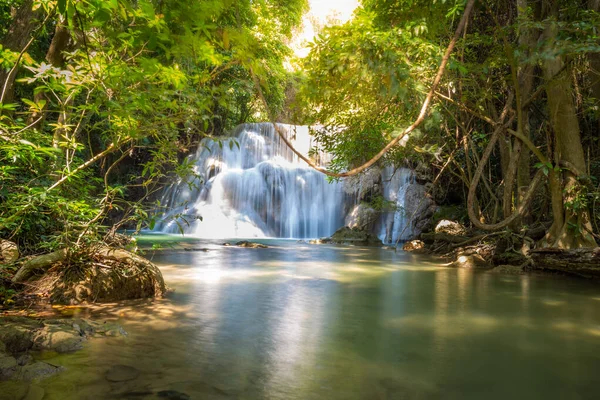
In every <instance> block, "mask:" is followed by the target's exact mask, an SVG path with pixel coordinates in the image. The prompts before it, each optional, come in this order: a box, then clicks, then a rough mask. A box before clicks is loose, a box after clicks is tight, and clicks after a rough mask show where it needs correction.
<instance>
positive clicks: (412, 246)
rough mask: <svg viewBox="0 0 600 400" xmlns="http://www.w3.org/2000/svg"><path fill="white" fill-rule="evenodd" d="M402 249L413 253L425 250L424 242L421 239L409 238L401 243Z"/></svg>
mask: <svg viewBox="0 0 600 400" xmlns="http://www.w3.org/2000/svg"><path fill="white" fill-rule="evenodd" d="M402 250H404V251H412V252H415V253H418V252H424V251H425V243H424V242H422V241H421V240H411V241H409V242H406V243H404V245H402Z"/></svg>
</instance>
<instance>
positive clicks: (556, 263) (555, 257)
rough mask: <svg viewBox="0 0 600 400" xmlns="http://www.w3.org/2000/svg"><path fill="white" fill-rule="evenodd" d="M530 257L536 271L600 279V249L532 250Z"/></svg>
mask: <svg viewBox="0 0 600 400" xmlns="http://www.w3.org/2000/svg"><path fill="white" fill-rule="evenodd" d="M529 255H530V256H531V259H532V261H533V265H532V267H531V268H532V269H534V270H549V271H556V272H563V273H567V274H572V275H578V276H582V277H585V278H600V247H596V248H585V249H574V250H561V249H553V248H543V249H535V250H531V251H530V252H529Z"/></svg>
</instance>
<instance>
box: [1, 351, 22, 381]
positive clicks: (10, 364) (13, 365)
mask: <svg viewBox="0 0 600 400" xmlns="http://www.w3.org/2000/svg"><path fill="white" fill-rule="evenodd" d="M17 367H18V363H17V360H16V359H15V358H14V357H12V356H9V355H7V354H0V381H3V380H7V379H9V378H11V377H12V376H13V375H14V373H15V372H16V371H17Z"/></svg>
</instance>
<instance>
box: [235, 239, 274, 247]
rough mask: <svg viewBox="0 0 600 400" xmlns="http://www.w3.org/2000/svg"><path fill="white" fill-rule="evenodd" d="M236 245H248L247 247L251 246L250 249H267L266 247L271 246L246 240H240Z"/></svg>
mask: <svg viewBox="0 0 600 400" xmlns="http://www.w3.org/2000/svg"><path fill="white" fill-rule="evenodd" d="M235 245H236V246H238V247H247V248H250V249H266V248H268V247H269V246H267V245H265V244H262V243H255V242H248V241H246V240H242V241H240V242H237V243H236V244H235Z"/></svg>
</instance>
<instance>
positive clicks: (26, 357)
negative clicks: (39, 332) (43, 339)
mask: <svg viewBox="0 0 600 400" xmlns="http://www.w3.org/2000/svg"><path fill="white" fill-rule="evenodd" d="M32 362H33V357H31V354H21V355H20V356H19V357H17V364H18V365H19V366H21V367H22V366H23V365H27V364H30V363H32Z"/></svg>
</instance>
